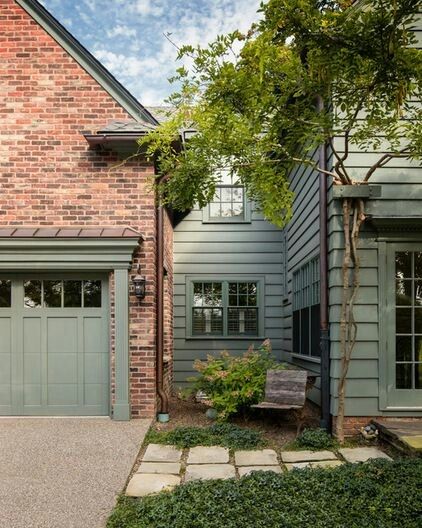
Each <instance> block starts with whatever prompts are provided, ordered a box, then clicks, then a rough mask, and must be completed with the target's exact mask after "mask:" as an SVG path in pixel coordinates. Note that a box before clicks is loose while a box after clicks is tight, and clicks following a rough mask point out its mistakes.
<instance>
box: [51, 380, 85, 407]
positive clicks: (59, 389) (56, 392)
mask: <svg viewBox="0 0 422 528" xmlns="http://www.w3.org/2000/svg"><path fill="white" fill-rule="evenodd" d="M47 404H48V405H51V406H58V405H63V406H77V405H78V385H77V384H76V383H75V384H73V383H72V384H64V383H49V384H48V385H47Z"/></svg>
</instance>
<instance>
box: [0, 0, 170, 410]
mask: <svg viewBox="0 0 422 528" xmlns="http://www.w3.org/2000/svg"><path fill="white" fill-rule="evenodd" d="M0 23H1V33H0V39H1V44H0V49H1V61H0V78H1V98H0V115H1V118H2V127H1V132H0V165H1V174H0V270H1V271H0V273H1V277H0V333H1V336H2V338H1V342H0V358H1V365H2V368H1V371H0V415H10V414H12V415H54V414H61V415H101V414H103V415H111V416H113V417H114V418H115V419H128V418H129V417H130V416H132V417H138V416H152V415H153V414H154V412H155V409H156V403H157V397H156V381H157V375H158V388H159V389H160V384H167V385H168V383H169V381H170V376H171V370H172V369H171V353H172V324H171V321H172V313H171V312H172V302H171V298H172V297H171V294H172V228H171V221H170V217H169V215H168V213H167V212H166V211H163V210H161V209H160V208H157V207H156V204H155V197H154V193H152V192H151V191H150V190H149V189H150V187H149V185H150V178H151V177H152V176H153V174H154V167H153V166H152V165H151V164H149V163H146V162H145V160H143V159H142V157H139V158H137V159H134V160H133V161H131V162H129V163H126V164H125V165H124V166H120V167H117V168H115V166H116V165H117V166H118V165H119V163H120V162H121V158H122V153H124V152H126V151H127V150H128V149H129V150H130V149H132V150H133V148H134V146H136V138H137V137H139V135H140V134H142V133H144V132H147V131H148V130H151V129H152V128H154V126H156V125H157V123H158V121H157V119H156V118H155V117H154V116H153V114H152V113H151V112H150V111H149V110H147V109H146V108H144V107H143V106H142V105H141V104H140V103H139V102H138V101H137V100H136V99H135V98H134V97H133V96H132V95H131V94H129V92H128V91H127V90H126V89H125V88H124V87H123V86H121V85H120V83H118V82H117V80H116V79H115V78H114V77H113V76H112V75H111V74H110V73H109V72H108V71H107V70H105V68H104V67H103V66H102V65H101V64H100V63H99V62H98V61H97V60H96V59H95V58H94V57H93V56H92V55H91V54H90V53H89V52H88V51H87V50H86V49H85V48H84V47H83V46H81V45H80V44H79V43H78V42H77V41H76V40H75V39H74V38H73V37H72V35H70V34H69V33H68V32H67V31H66V30H65V29H64V28H63V27H62V26H61V25H60V24H59V23H58V22H57V21H56V20H55V19H54V18H53V17H52V16H51V15H50V14H49V13H48V12H47V11H46V10H45V9H44V8H43V7H42V6H41V5H40V4H39V3H38V2H36V1H30V0H29V1H20V0H18V1H16V2H15V1H14V0H1V1H0ZM127 130H130V132H127ZM99 132H100V133H99ZM160 244H161V247H160ZM160 270H161V273H160ZM139 273H142V275H143V277H144V278H145V280H146V294H145V297H144V298H138V297H137V296H136V295H135V289H134V283H133V278H134V277H135V276H136V275H138V274H139ZM160 290H161V291H162V294H160V299H158V296H157V291H158V292H160ZM157 345H158V346H157ZM157 348H158V349H159V350H157ZM109 350H110V351H111V354H109ZM157 354H158V359H159V361H160V365H162V359H160V358H162V357H163V356H164V358H165V364H164V369H163V370H164V378H165V379H163V380H162V378H163V376H162V372H161V369H160V368H159V367H158V364H157ZM161 380H162V381H161Z"/></svg>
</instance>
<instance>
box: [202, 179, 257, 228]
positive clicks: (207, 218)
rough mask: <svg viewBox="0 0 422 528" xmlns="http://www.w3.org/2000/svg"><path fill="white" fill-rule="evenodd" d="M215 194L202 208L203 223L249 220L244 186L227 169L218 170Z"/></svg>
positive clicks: (248, 203) (248, 221)
mask: <svg viewBox="0 0 422 528" xmlns="http://www.w3.org/2000/svg"><path fill="white" fill-rule="evenodd" d="M215 191H216V192H215V196H214V198H213V200H211V202H210V203H209V204H208V205H206V206H205V207H204V209H202V222H203V223H214V224H215V223H217V224H220V223H223V224H225V223H235V224H244V223H250V222H251V215H252V208H251V203H250V202H249V200H248V199H247V197H246V193H245V188H244V186H243V185H241V184H240V183H239V181H237V180H236V177H235V176H234V175H233V174H230V173H229V172H228V171H223V170H222V171H220V183H219V184H218V185H217V186H216V190H215Z"/></svg>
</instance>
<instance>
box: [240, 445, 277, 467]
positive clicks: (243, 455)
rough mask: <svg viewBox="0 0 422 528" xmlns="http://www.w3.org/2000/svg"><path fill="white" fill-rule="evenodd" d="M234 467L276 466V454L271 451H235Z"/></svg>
mask: <svg viewBox="0 0 422 528" xmlns="http://www.w3.org/2000/svg"><path fill="white" fill-rule="evenodd" d="M234 461H235V462H234V463H235V464H236V466H248V467H249V466H276V465H278V460H277V453H276V452H275V451H274V450H273V449H261V450H258V451H236V452H235V454H234Z"/></svg>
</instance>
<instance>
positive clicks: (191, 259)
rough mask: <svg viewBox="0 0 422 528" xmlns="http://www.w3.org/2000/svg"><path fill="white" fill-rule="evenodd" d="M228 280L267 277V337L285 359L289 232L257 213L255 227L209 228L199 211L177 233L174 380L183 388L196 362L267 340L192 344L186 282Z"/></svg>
mask: <svg viewBox="0 0 422 528" xmlns="http://www.w3.org/2000/svg"><path fill="white" fill-rule="evenodd" d="M202 275H204V276H205V275H206V276H208V277H209V276H212V277H214V279H215V280H219V278H221V279H224V278H225V277H226V276H227V275H230V276H232V277H233V278H235V277H236V278H237V279H242V276H243V277H247V278H251V277H252V276H258V277H263V279H264V282H265V285H264V300H265V302H264V306H262V307H261V309H262V310H264V335H265V337H268V338H270V339H271V343H272V346H273V350H274V353H275V355H276V356H277V358H278V359H280V357H281V332H282V293H283V232H282V230H280V229H278V228H277V227H275V226H274V225H272V224H270V223H269V222H267V221H266V220H264V219H263V217H262V215H261V214H260V213H259V212H258V211H256V210H254V208H253V211H252V222H251V223H239V224H235V223H203V222H202V211H201V210H199V209H195V210H193V211H192V212H191V213H190V214H188V215H187V216H186V218H184V220H183V221H182V222H181V223H180V224H179V225H178V226H176V228H175V231H174V381H175V384H176V385H177V386H183V385H184V384H185V383H186V378H187V377H189V376H192V375H194V374H195V371H194V369H193V362H194V360H195V359H206V357H207V355H208V354H216V353H218V352H219V351H221V350H229V351H230V352H232V353H235V354H242V353H243V352H245V351H246V350H247V348H248V347H249V345H250V344H251V343H253V344H254V345H255V346H259V345H260V343H261V341H262V340H261V339H259V340H256V341H254V340H251V339H247V338H246V339H244V338H237V339H235V338H233V339H198V338H194V339H189V338H187V335H189V330H188V329H187V327H186V326H187V317H186V315H187V313H186V311H187V309H188V308H189V304H188V301H187V299H186V282H187V280H189V279H188V277H189V276H194V277H195V278H200V277H201V276H202Z"/></svg>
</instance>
